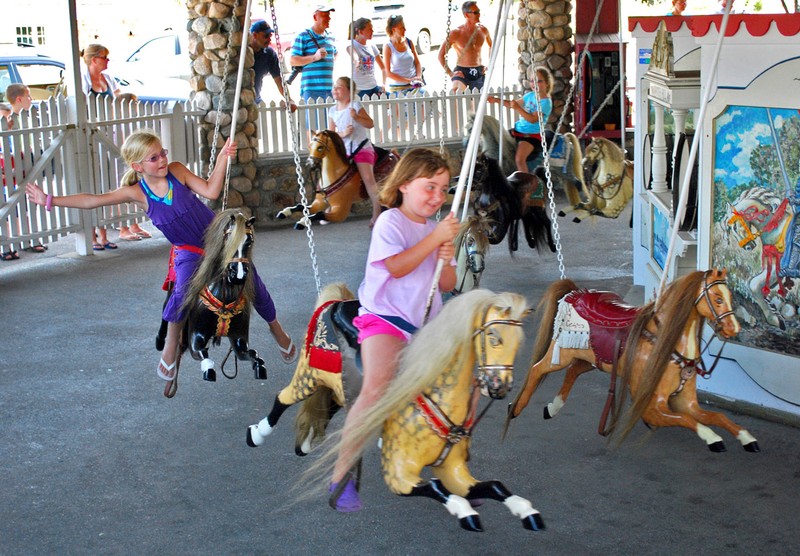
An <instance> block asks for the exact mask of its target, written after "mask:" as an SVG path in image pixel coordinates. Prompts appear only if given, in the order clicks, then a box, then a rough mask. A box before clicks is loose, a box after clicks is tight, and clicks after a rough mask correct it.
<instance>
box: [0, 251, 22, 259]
mask: <svg viewBox="0 0 800 556" xmlns="http://www.w3.org/2000/svg"><path fill="white" fill-rule="evenodd" d="M0 259H3V260H4V261H16V260H17V259H19V253H17V252H16V251H6V252H5V253H1V254H0Z"/></svg>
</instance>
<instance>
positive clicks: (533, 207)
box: [472, 153, 556, 253]
mask: <svg viewBox="0 0 800 556" xmlns="http://www.w3.org/2000/svg"><path fill="white" fill-rule="evenodd" d="M473 182H474V184H475V192H476V197H475V201H474V202H473V205H472V208H473V210H474V212H475V214H478V215H481V216H483V217H485V218H487V219H488V220H489V222H490V233H489V242H490V243H491V244H492V245H496V244H498V243H500V242H501V241H503V239H504V238H505V237H506V234H508V250H509V252H510V253H513V252H514V251H516V250H517V249H518V247H519V244H518V233H519V223H520V221H522V225H523V229H524V231H525V239H526V240H527V242H528V246H530V248H531V249H536V250H541V248H542V247H543V246H544V244H547V246H548V247H549V248H550V250H551V251H553V252H555V250H556V247H555V244H554V243H553V236H552V231H551V228H550V227H551V225H552V222H550V219H549V218H548V217H547V211H545V209H544V201H543V200H539V199H543V196H542V192H541V185H540V184H541V183H542V182H541V181H539V180H537V179H536V177H535V176H534V175H533V174H527V173H525V172H514V173H513V174H511V176H509V177H508V178H506V177H505V176H504V175H503V172H502V170H501V169H500V165H499V164H498V163H497V160H495V159H493V158H491V157H488V156H486V155H485V154H483V153H481V154H479V155H478V156H477V157H476V159H475V173H474V175H473Z"/></svg>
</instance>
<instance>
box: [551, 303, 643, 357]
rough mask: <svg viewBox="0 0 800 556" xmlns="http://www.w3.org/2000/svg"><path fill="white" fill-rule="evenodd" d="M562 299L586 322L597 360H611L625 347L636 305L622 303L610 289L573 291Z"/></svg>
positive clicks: (637, 309)
mask: <svg viewBox="0 0 800 556" xmlns="http://www.w3.org/2000/svg"><path fill="white" fill-rule="evenodd" d="M564 300H565V301H566V302H567V303H569V304H570V305H572V308H573V309H575V312H576V313H578V314H579V315H580V316H581V317H583V318H584V319H585V320H586V322H588V323H589V345H590V346H591V348H592V351H593V352H594V355H595V357H596V358H597V360H598V361H601V362H603V363H613V362H614V360H615V359H616V358H617V357H619V355H620V354H621V353H622V351H623V350H624V349H625V341H626V340H627V338H628V331H629V330H630V327H631V324H632V323H633V320H634V319H635V318H636V315H637V314H638V313H639V308H638V307H632V306H630V305H625V304H624V303H623V302H622V298H621V297H620V296H619V295H617V294H615V293H613V292H603V291H595V290H575V291H573V292H571V293H570V294H568V295H567V296H566V297H565V298H564ZM615 347H616V349H617V350H618V351H617V353H614V351H615Z"/></svg>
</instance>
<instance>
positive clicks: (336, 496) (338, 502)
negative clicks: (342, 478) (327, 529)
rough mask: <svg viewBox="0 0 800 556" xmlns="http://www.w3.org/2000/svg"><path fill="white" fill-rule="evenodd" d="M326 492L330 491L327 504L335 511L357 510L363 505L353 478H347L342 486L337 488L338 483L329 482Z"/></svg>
mask: <svg viewBox="0 0 800 556" xmlns="http://www.w3.org/2000/svg"><path fill="white" fill-rule="evenodd" d="M328 492H330V493H331V497H330V499H329V500H328V504H330V506H331V508H333V509H334V510H336V511H337V512H342V513H348V512H357V511H359V510H361V509H362V508H363V507H364V505H363V504H362V503H361V497H359V496H358V490H357V489H356V483H355V481H354V480H353V479H350V480H348V481H347V483H345V485H344V487H343V488H339V483H331V486H330V487H328Z"/></svg>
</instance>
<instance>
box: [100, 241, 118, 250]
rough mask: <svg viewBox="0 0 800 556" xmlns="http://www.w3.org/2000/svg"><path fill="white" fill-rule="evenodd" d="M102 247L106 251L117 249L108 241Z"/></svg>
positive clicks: (115, 245) (114, 244)
mask: <svg viewBox="0 0 800 556" xmlns="http://www.w3.org/2000/svg"><path fill="white" fill-rule="evenodd" d="M103 247H104V248H106V249H116V248H117V244H116V243H111V242H110V241H107V242H105V243H104V244H103Z"/></svg>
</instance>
